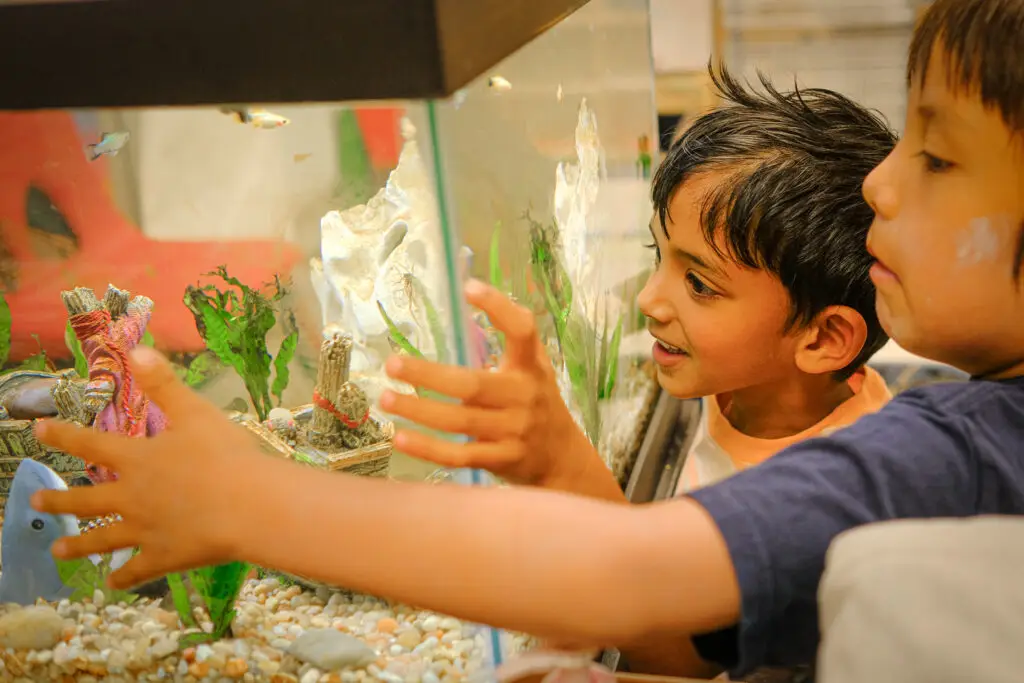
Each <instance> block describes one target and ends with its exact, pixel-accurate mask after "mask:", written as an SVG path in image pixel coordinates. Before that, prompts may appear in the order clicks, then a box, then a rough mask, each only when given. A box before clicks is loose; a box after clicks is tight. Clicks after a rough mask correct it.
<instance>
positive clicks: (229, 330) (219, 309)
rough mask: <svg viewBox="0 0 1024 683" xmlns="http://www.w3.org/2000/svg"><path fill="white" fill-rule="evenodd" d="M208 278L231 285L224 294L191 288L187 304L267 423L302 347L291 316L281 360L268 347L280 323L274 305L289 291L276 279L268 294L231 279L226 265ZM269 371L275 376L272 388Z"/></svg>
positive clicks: (287, 320)
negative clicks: (216, 278) (298, 350)
mask: <svg viewBox="0 0 1024 683" xmlns="http://www.w3.org/2000/svg"><path fill="white" fill-rule="evenodd" d="M207 275H216V276H218V277H220V278H221V279H222V280H223V281H224V282H225V284H227V285H228V287H227V288H225V289H224V290H223V291H221V290H220V289H219V288H217V287H216V286H215V285H206V286H203V287H196V286H192V285H190V286H189V287H188V288H187V289H186V290H185V296H184V302H185V305H186V306H187V307H188V309H189V310H190V311H192V315H193V317H194V318H195V321H196V329H197V330H198V331H199V335H200V336H201V337H202V338H203V340H204V341H205V342H206V347H207V348H208V349H209V350H210V351H212V352H213V353H214V354H215V355H216V356H217V358H218V359H219V360H220V361H221V362H222V363H224V364H225V365H230V366H231V367H232V368H234V369H235V372H237V373H238V375H239V377H241V378H242V381H243V382H244V383H245V389H246V391H247V392H248V393H249V398H250V400H251V401H252V405H253V408H254V409H255V410H256V415H257V417H258V418H259V419H260V420H261V421H262V420H265V419H267V415H268V414H269V413H270V409H271V408H272V407H273V405H272V402H271V394H273V395H274V396H275V397H276V398H277V399H278V404H280V401H281V396H282V394H283V393H284V389H285V387H286V386H287V384H288V375H287V366H288V363H289V362H290V361H291V360H292V357H293V356H294V355H295V349H296V347H297V344H298V334H299V332H298V329H297V327H296V326H295V320H294V317H293V316H290V315H289V316H286V317H285V319H284V321H283V323H284V327H285V329H286V334H285V338H284V341H282V342H281V346H280V348H279V349H278V351H277V358H276V359H275V358H273V357H272V356H271V355H270V351H269V350H268V349H267V334H268V333H269V332H270V330H272V329H273V328H274V326H275V325H276V324H277V311H276V308H275V304H276V303H277V302H278V301H280V300H281V299H282V298H283V297H284V295H285V294H286V291H285V289H284V288H283V287H282V285H281V281H280V279H278V278H276V277H275V279H274V282H273V283H272V286H273V292H272V293H271V294H270V295H269V296H268V295H264V294H263V293H262V292H260V291H259V290H257V289H253V288H251V287H249V286H247V285H245V284H243V283H242V282H241V281H239V280H238V279H237V278H234V277H231V276H230V275H228V273H227V269H226V268H225V267H224V266H221V267H219V268H218V269H217V270H215V271H213V272H211V273H207ZM232 287H233V288H234V289H232ZM236 290H237V291H236ZM271 369H273V370H274V371H275V373H276V377H275V380H274V383H273V385H271V382H270V375H271Z"/></svg>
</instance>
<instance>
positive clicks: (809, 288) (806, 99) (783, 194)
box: [652, 65, 896, 380]
mask: <svg viewBox="0 0 1024 683" xmlns="http://www.w3.org/2000/svg"><path fill="white" fill-rule="evenodd" d="M708 69H709V71H710V73H711V79H712V82H713V84H714V86H715V88H716V90H717V91H718V93H719V95H720V96H721V97H722V99H723V100H724V101H725V105H724V106H721V107H718V108H716V109H714V110H712V111H710V112H708V113H706V114H703V115H701V116H699V117H698V118H697V119H696V120H694V121H693V122H692V123H691V124H690V125H689V127H688V128H687V129H686V130H685V131H684V132H683V134H682V135H681V136H679V137H678V138H677V139H676V140H675V141H674V142H673V143H672V145H671V147H670V148H669V151H668V153H667V155H666V157H665V159H664V160H663V161H662V163H661V165H660V166H659V167H658V170H657V172H656V173H655V175H654V180H653V190H652V196H653V200H654V207H655V210H656V211H657V212H658V216H659V218H660V219H661V224H662V226H664V225H665V223H666V219H667V218H668V217H669V203H670V202H671V201H672V197H673V195H674V194H675V193H676V191H677V190H678V189H679V188H680V187H681V186H682V185H683V183H685V182H686V181H687V180H689V179H690V178H693V177H694V176H696V175H698V174H700V173H704V172H708V171H727V172H728V177H727V178H725V179H724V180H723V181H722V182H721V184H719V185H718V186H717V187H716V188H715V189H713V190H711V191H709V192H708V194H707V196H706V197H705V198H704V203H703V206H702V209H701V213H702V220H701V227H702V228H703V230H704V237H705V240H706V241H707V243H708V244H709V245H710V246H711V247H712V248H713V249H715V251H716V252H717V253H718V254H719V255H720V256H722V257H724V258H728V259H730V260H732V261H734V262H736V263H739V264H741V265H743V266H746V267H748V268H756V269H759V270H765V271H767V272H769V273H771V274H773V275H775V276H776V277H777V278H779V280H780V281H781V282H782V284H783V286H784V287H785V288H786V291H787V292H788V293H789V296H790V300H791V302H792V313H791V315H790V319H789V321H788V322H787V329H792V327H793V326H795V325H804V324H807V323H809V322H810V321H811V320H812V319H813V318H814V317H815V316H816V315H818V314H819V313H821V311H823V310H825V309H826V308H827V307H829V306H837V305H841V306H849V307H850V308H853V309H854V310H856V311H857V312H858V313H860V314H861V316H863V318H864V321H865V322H866V323H867V328H868V335H867V339H866V340H865V342H864V347H863V348H862V349H861V352H860V353H859V354H858V355H857V357H856V358H855V359H854V360H853V362H852V363H850V364H849V365H848V366H847V367H845V368H843V370H841V371H839V372H838V373H837V379H840V380H845V379H847V378H849V377H850V375H852V374H853V373H854V372H856V371H857V370H858V369H859V368H861V367H862V366H863V365H864V364H865V363H866V362H867V360H868V359H869V358H870V357H871V356H872V355H873V354H874V353H875V352H876V351H878V349H880V348H881V347H882V346H883V345H884V344H885V342H886V341H887V340H888V337H887V336H886V334H885V332H884V331H883V330H882V326H881V324H880V323H879V322H878V314H877V313H876V312H875V288H874V286H873V285H872V284H871V280H870V278H869V277H868V271H869V270H870V268H871V264H872V262H873V259H872V257H871V255H870V254H868V251H867V234H868V229H869V228H870V227H871V222H872V220H873V219H874V212H873V211H872V209H871V207H870V206H869V205H868V203H867V202H866V201H865V200H864V198H863V196H862V194H861V185H862V184H863V182H864V178H866V177H867V175H868V173H870V172H871V170H872V169H873V168H874V167H875V166H877V165H878V164H880V163H881V162H882V160H883V159H885V157H886V156H887V155H888V154H889V152H890V151H892V149H893V147H894V146H895V144H896V136H895V134H894V133H893V132H892V131H891V130H890V129H889V127H888V126H887V125H886V123H885V121H884V120H883V119H882V118H881V116H879V115H877V114H875V113H872V112H871V111H869V110H867V109H865V108H864V107H861V106H860V105H858V104H856V103H855V102H853V101H852V100H850V99H848V98H846V97H844V96H842V95H840V94H838V93H835V92H832V91H830V90H823V89H817V88H814V89H806V90H800V89H796V90H794V91H793V92H789V93H781V92H779V91H778V90H776V89H775V88H774V86H772V84H771V82H770V81H769V80H768V78H767V77H765V76H764V75H763V74H760V73H759V74H758V77H759V79H760V81H761V84H762V85H763V86H764V89H765V92H764V93H757V92H754V91H752V90H750V89H748V88H746V87H744V86H743V85H741V84H740V83H739V82H738V81H737V80H736V79H735V78H733V77H732V76H731V75H730V74H729V73H728V71H727V70H726V69H725V68H724V67H723V66H719V67H718V70H717V71H716V69H715V68H713V67H712V66H710V65H709V67H708ZM716 237H720V238H721V239H722V242H723V243H724V245H725V249H724V253H723V250H722V249H719V248H718V247H717V246H716V244H715V238H716Z"/></svg>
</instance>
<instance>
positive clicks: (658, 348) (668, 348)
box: [651, 337, 689, 367]
mask: <svg viewBox="0 0 1024 683" xmlns="http://www.w3.org/2000/svg"><path fill="white" fill-rule="evenodd" d="M651 355H652V356H653V358H654V362H655V363H657V364H658V365H660V366H662V367H666V366H670V365H675V364H676V363H681V362H682V361H683V360H685V359H686V358H687V357H688V356H689V354H688V353H686V351H683V350H682V349H681V348H679V347H678V346H673V345H672V344H669V343H667V342H663V341H662V340H660V339H658V338H657V337H655V339H654V347H653V348H652V349H651Z"/></svg>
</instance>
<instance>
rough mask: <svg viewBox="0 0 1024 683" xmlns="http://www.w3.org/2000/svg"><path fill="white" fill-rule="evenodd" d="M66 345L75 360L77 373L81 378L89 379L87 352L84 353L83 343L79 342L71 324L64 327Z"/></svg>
mask: <svg viewBox="0 0 1024 683" xmlns="http://www.w3.org/2000/svg"><path fill="white" fill-rule="evenodd" d="M64 345H65V346H67V347H68V351H70V352H71V356H72V358H74V360H75V372H77V373H78V376H79V377H82V378H86V377H88V376H89V361H88V360H87V359H86V357H85V352H84V351H82V342H80V341H78V337H76V336H75V331H74V330H73V329H72V328H71V323H70V322H68V324H67V325H65V326H64Z"/></svg>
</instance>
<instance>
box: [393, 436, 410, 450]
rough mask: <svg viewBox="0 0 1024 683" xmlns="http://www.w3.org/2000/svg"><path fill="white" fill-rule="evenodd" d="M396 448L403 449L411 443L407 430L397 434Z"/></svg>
mask: <svg viewBox="0 0 1024 683" xmlns="http://www.w3.org/2000/svg"><path fill="white" fill-rule="evenodd" d="M394 441H395V448H397V449H398V450H402V449H403V448H405V447H406V446H408V445H409V437H408V436H406V435H405V432H398V433H397V434H395V439H394Z"/></svg>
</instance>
